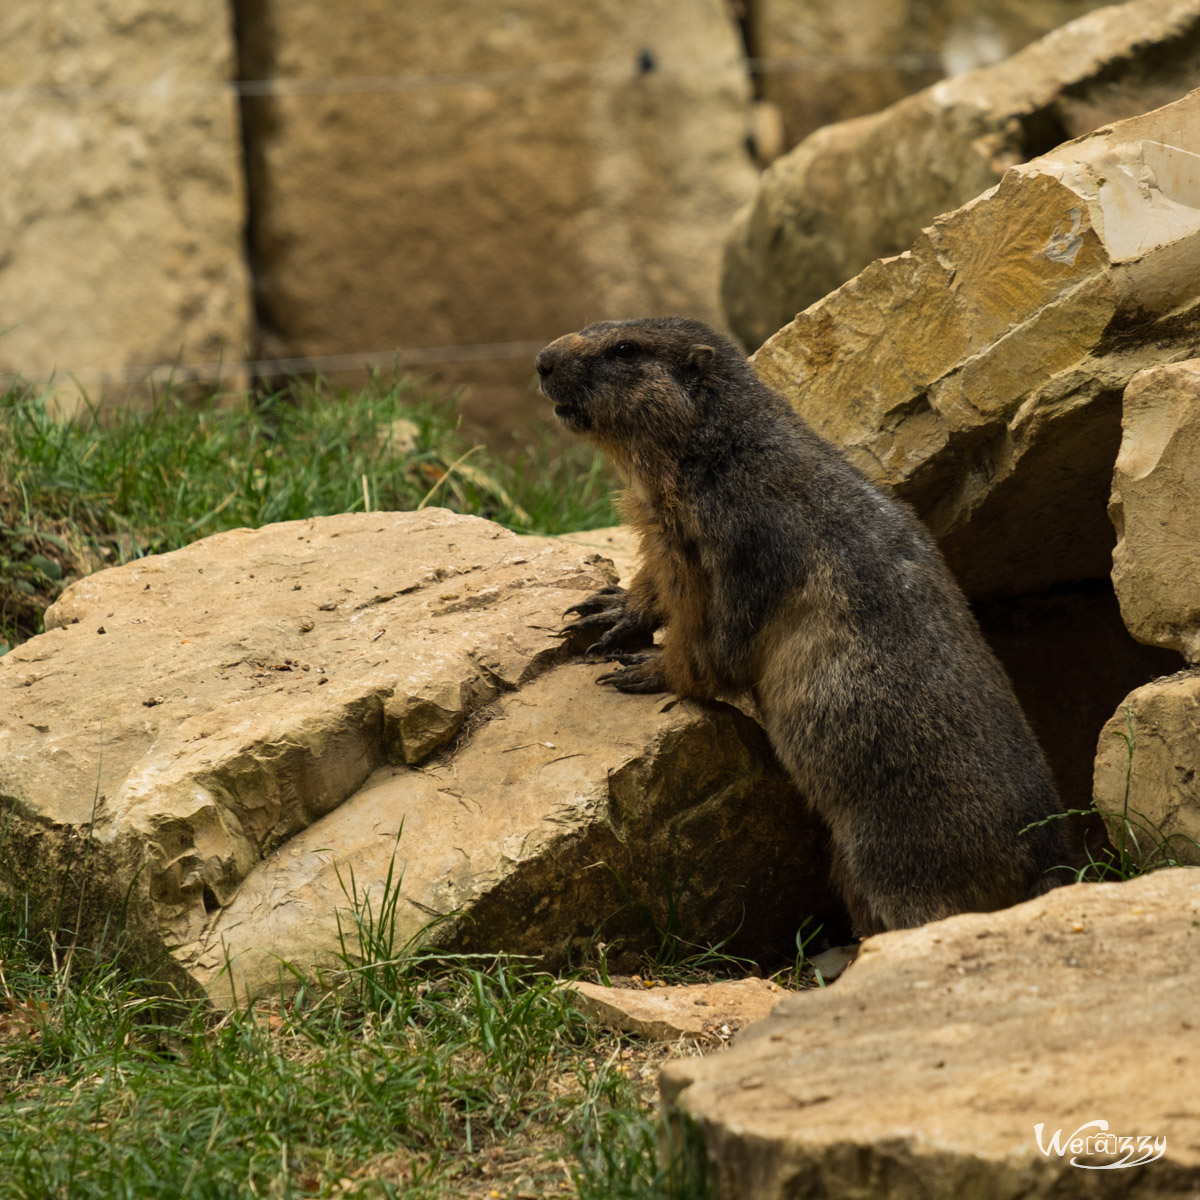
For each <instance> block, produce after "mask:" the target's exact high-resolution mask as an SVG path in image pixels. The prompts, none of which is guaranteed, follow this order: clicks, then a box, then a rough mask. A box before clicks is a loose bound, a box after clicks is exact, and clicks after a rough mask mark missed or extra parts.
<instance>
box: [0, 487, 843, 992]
mask: <svg viewBox="0 0 1200 1200" xmlns="http://www.w3.org/2000/svg"><path fill="white" fill-rule="evenodd" d="M612 578H613V573H612V569H611V567H610V566H609V565H608V563H607V561H606V560H605V559H603V558H602V557H600V556H599V555H598V554H597V553H595V552H594V551H591V550H588V549H585V548H579V547H575V546H572V545H569V544H565V543H560V542H556V541H549V540H543V539H536V538H518V537H516V536H515V535H513V534H511V533H509V532H507V531H506V530H504V529H502V528H500V527H499V526H496V525H493V524H491V523H490V522H487V521H482V520H479V519H477V518H473V517H460V516H455V515H453V514H451V513H448V512H445V511H443V510H438V509H430V510H426V511H424V512H419V513H376V514H355V515H348V516H341V517H327V518H320V519H316V520H312V521H295V522H288V523H284V524H281V525H274V526H267V527H265V528H263V529H260V530H248V529H243V530H234V531H231V532H228V533H223V534H218V535H215V536H213V537H211V538H206V539H204V540H203V541H201V542H197V543H195V544H194V545H192V546H189V547H187V548H185V549H183V550H179V551H175V552H174V553H172V554H167V555H162V556H159V557H155V558H149V559H144V560H139V561H137V562H133V563H129V564H127V565H125V566H123V567H119V568H114V569H112V570H108V571H103V572H99V573H97V574H95V575H92V576H89V577H87V578H86V579H84V580H81V581H80V582H79V583H76V584H74V585H73V586H72V587H71V588H69V589H68V590H67V591H66V592H64V594H63V596H62V598H61V599H60V600H59V602H58V603H57V604H56V605H55V606H54V607H53V608H52V609H51V610H50V611H49V612H48V614H47V626H48V629H47V632H46V633H45V634H43V635H42V636H40V637H37V638H34V639H32V640H31V641H29V642H27V643H25V644H24V645H22V646H20V647H18V648H17V649H16V650H14V651H13V652H11V653H10V654H8V655H6V656H4V657H3V658H0V697H3V703H2V704H0V819H2V820H3V821H4V822H5V823H6V824H5V829H6V838H7V841H6V843H5V851H6V857H5V872H4V876H3V877H2V878H0V883H2V882H3V881H4V880H8V881H9V882H10V883H12V882H21V883H23V884H24V885H25V886H30V887H32V888H33V889H34V893H35V895H36V896H41V897H42V898H43V899H45V900H46V901H47V903H51V902H54V897H55V896H56V895H57V894H58V892H59V891H60V890H62V891H64V892H65V894H67V895H68V896H69V898H70V900H69V904H68V905H67V906H66V907H65V908H64V911H68V912H72V913H75V912H78V913H79V915H80V919H81V921H82V924H83V929H84V932H87V933H90V932H94V931H95V930H96V929H97V928H98V927H99V926H100V925H102V923H103V922H104V920H105V919H106V918H108V917H110V916H111V915H112V913H114V912H117V911H122V910H123V911H124V913H125V916H124V920H125V922H126V926H127V932H128V934H129V935H130V937H132V938H133V939H134V942H135V944H136V947H137V949H138V952H139V953H140V954H141V955H142V956H143V957H144V959H145V960H147V961H151V962H156V963H158V964H160V966H161V969H162V970H163V972H164V973H165V974H167V975H169V976H171V977H173V978H175V979H177V980H179V981H182V982H184V983H186V984H187V985H189V986H193V987H201V988H203V989H205V990H206V991H208V993H209V994H210V995H212V996H213V997H214V999H217V1000H219V1001H222V1002H225V1001H228V1000H229V999H230V997H231V991H232V989H234V988H236V990H237V993H238V994H239V995H242V994H249V995H256V994H260V993H261V992H263V991H264V990H271V989H274V988H276V987H278V985H279V980H280V977H281V966H280V964H281V962H282V961H286V962H288V963H290V964H292V965H293V966H294V967H295V968H296V969H297V970H300V971H309V970H312V971H316V970H319V969H323V968H325V967H328V966H330V965H332V964H333V963H334V962H335V959H336V952H337V950H338V948H339V946H340V944H341V943H340V940H339V924H338V922H339V911H340V912H341V913H342V914H343V917H344V914H345V912H346V910H347V909H348V908H349V907H350V903H351V893H356V894H357V895H358V897H359V899H363V898H369V899H370V902H371V903H372V904H374V905H375V906H376V907H377V908H380V907H381V906H382V903H383V899H384V897H383V893H382V887H383V883H384V881H385V880H386V879H387V877H388V874H389V871H390V870H393V867H394V871H393V878H394V879H402V891H403V900H402V902H401V903H400V904H399V905H398V906H397V929H396V933H397V937H398V938H399V940H400V942H403V941H406V940H408V939H409V938H414V937H417V936H420V935H422V931H423V930H425V929H426V927H427V926H431V925H432V930H431V934H430V936H436V937H437V938H438V939H439V941H441V942H442V943H443V944H446V945H450V946H454V947H457V948H474V947H488V948H494V949H505V950H510V951H514V952H522V953H530V954H538V955H544V956H545V961H546V962H547V963H552V962H562V961H564V960H565V958H566V956H567V955H568V954H570V953H572V952H574V951H578V950H579V949H581V947H582V946H583V944H584V943H585V942H586V939H587V938H588V937H590V936H591V935H593V934H594V933H596V932H597V930H598V929H599V927H600V926H601V925H604V924H605V923H606V922H607V923H608V924H607V925H606V928H607V929H608V930H609V933H608V934H607V935H606V936H607V937H608V938H609V939H610V940H614V941H618V942H619V941H620V939H621V938H627V939H633V940H635V941H636V938H637V937H638V936H645V935H646V934H647V931H648V929H649V927H650V924H651V922H653V921H657V922H659V923H660V927H662V928H666V927H667V925H668V924H669V914H670V912H671V911H672V906H673V905H678V906H680V909H679V911H682V912H684V913H686V915H687V919H688V920H689V922H692V923H693V924H692V927H691V929H690V930H689V932H692V933H699V934H700V935H701V936H702V935H703V932H704V931H705V930H708V931H711V933H712V935H713V936H714V937H722V936H726V935H728V934H730V933H732V932H733V931H735V930H737V929H738V928H739V926H744V928H745V930H746V931H747V936H749V937H751V938H752V939H753V938H758V937H765V938H766V939H768V940H770V939H772V938H774V939H779V940H781V941H782V942H783V943H784V944H786V942H787V939H788V937H790V936H791V934H792V933H794V930H795V928H796V927H797V926H798V925H799V924H800V922H801V921H802V920H803V919H804V917H805V916H807V915H809V913H810V912H811V911H812V910H813V908H814V907H815V906H816V905H818V904H819V902H820V896H821V886H820V884H821V880H822V879H823V865H822V860H821V855H820V835H819V833H818V832H817V831H816V830H815V829H814V827H813V826H812V824H811V819H810V818H809V817H808V816H807V814H806V812H805V808H804V804H803V802H802V800H800V798H799V797H798V796H797V795H796V794H795V792H794V790H793V789H792V787H791V785H790V783H789V782H788V781H787V779H786V776H785V775H784V773H783V771H782V770H781V768H779V766H778V765H777V764H776V763H775V761H774V759H773V756H772V755H771V753H770V749H769V746H768V745H767V742H766V739H765V736H764V735H763V734H762V732H761V730H759V728H758V727H757V726H756V725H755V724H754V723H753V722H752V721H750V720H749V719H748V718H746V717H744V716H743V715H742V714H740V713H738V712H736V711H735V710H734V709H731V708H728V707H725V706H708V707H701V706H697V705H694V704H690V703H675V702H673V701H672V699H671V698H670V697H666V696H660V697H653V696H651V697H636V698H635V697H625V696H621V695H618V694H616V693H613V692H611V691H609V690H608V689H603V688H598V687H595V686H594V682H593V681H594V678H595V676H596V675H597V674H599V673H600V672H601V671H602V670H603V669H604V668H603V667H602V666H598V665H583V664H577V663H575V662H573V661H572V658H571V656H572V653H573V651H574V648H573V647H571V646H568V645H565V644H564V643H563V642H562V640H561V639H560V638H559V637H558V636H557V634H556V631H557V629H558V627H559V625H560V624H561V623H562V613H563V611H564V610H565V609H566V608H567V607H568V606H569V605H570V604H572V603H574V602H575V601H577V600H579V599H580V598H581V597H582V596H583V595H586V594H587V593H588V592H590V591H591V590H593V589H595V588H597V587H600V586H604V585H605V584H606V583H607V582H609V581H610V580H611V579H612ZM401 830H402V831H403V832H401ZM351 880H353V882H351ZM348 927H349V926H347V925H346V924H345V922H344V921H343V926H342V928H344V929H345V928H348Z"/></svg>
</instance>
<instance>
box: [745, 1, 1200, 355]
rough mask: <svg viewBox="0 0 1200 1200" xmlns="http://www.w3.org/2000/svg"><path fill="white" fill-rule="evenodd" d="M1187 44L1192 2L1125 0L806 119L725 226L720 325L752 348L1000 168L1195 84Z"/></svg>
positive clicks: (1197, 26) (1195, 17)
mask: <svg viewBox="0 0 1200 1200" xmlns="http://www.w3.org/2000/svg"><path fill="white" fill-rule="evenodd" d="M848 11H849V12H853V11H854V10H853V9H850V10H848ZM862 24H863V25H864V27H866V23H865V22H862ZM1198 46H1200V0H1132V2H1131V3H1128V4H1125V5H1121V6H1114V7H1111V8H1102V9H1098V10H1097V11H1095V12H1093V13H1090V14H1089V15H1087V16H1084V17H1081V18H1080V19H1079V20H1077V21H1073V22H1071V23H1070V24H1069V25H1066V26H1064V27H1063V28H1062V29H1059V30H1056V31H1055V32H1053V33H1051V34H1050V35H1049V36H1047V37H1045V38H1042V39H1041V40H1040V41H1038V42H1035V43H1034V44H1033V45H1031V46H1028V47H1026V48H1025V49H1024V50H1022V51H1020V52H1019V53H1018V54H1015V55H1013V57H1012V58H1010V59H1008V60H1006V61H1005V62H1002V63H998V64H996V65H995V66H992V67H986V68H983V69H980V70H977V71H970V72H967V73H966V74H963V75H960V76H957V77H955V78H953V79H947V80H945V81H943V82H942V83H939V84H937V85H935V86H934V87H932V88H929V89H927V90H925V91H923V92H920V93H918V94H917V95H914V96H911V97H909V98H907V99H905V100H902V101H900V102H899V103H897V104H895V105H893V106H892V107H891V108H889V109H887V110H885V111H884V112H881V113H878V114H876V115H874V116H870V117H861V118H858V119H856V120H853V121H847V122H844V123H841V124H838V125H833V126H829V127H826V128H824V129H821V130H818V131H817V132H816V133H814V134H813V135H812V136H811V137H809V138H807V139H806V140H805V141H804V142H803V143H801V144H800V145H799V146H797V147H796V149H795V150H793V151H792V152H791V153H790V154H787V155H785V156H784V157H783V158H781V159H779V160H778V161H777V162H776V163H774V164H773V166H772V167H771V169H770V170H769V171H767V172H766V173H765V175H764V176H763V177H762V180H761V182H760V184H759V190H758V193H757V195H756V196H755V199H754V201H753V203H752V204H751V205H750V206H749V207H748V208H747V209H746V210H745V211H744V212H743V213H742V214H741V215H740V216H739V217H738V219H737V221H736V222H735V224H734V226H733V228H732V230H731V231H730V234H729V237H728V240H727V244H726V251H725V264H724V268H723V282H722V295H723V298H724V304H725V312H726V316H727V318H728V320H729V323H730V325H731V326H732V328H733V329H734V331H735V332H736V333H737V335H738V336H739V337H740V338H741V339H742V340H743V342H745V343H746V345H748V346H750V347H754V346H758V345H760V344H761V343H762V342H764V341H765V340H766V339H767V338H769V337H770V336H771V335H772V334H773V333H774V332H775V331H776V330H777V329H779V328H780V327H781V326H783V325H784V324H786V323H787V322H788V321H790V320H791V319H792V317H793V316H794V315H795V314H796V313H798V312H800V311H801V310H803V309H805V308H806V307H808V305H810V304H812V303H814V301H817V300H819V299H820V298H821V297H822V296H824V295H825V294H826V293H828V292H831V291H832V290H833V289H834V288H837V287H839V286H840V285H841V284H842V283H844V282H845V281H846V280H848V279H850V278H852V277H853V276H855V275H857V274H858V273H859V272H860V271H862V270H863V269H864V268H865V267H867V265H868V264H869V263H871V262H872V261H873V260H875V259H878V258H882V257H885V256H887V255H893V254H899V253H900V252H901V251H903V250H905V249H906V248H907V247H908V246H910V245H911V244H912V242H913V239H914V238H916V237H917V236H918V234H919V233H920V231H921V228H922V227H923V226H925V225H928V224H929V222H930V221H932V220H933V218H934V217H936V216H937V215H938V214H939V213H945V212H948V211H950V210H952V209H954V208H957V207H958V206H959V205H962V204H964V203H966V202H967V201H968V200H970V199H971V198H972V197H974V196H976V195H978V194H979V193H980V192H982V191H984V190H985V189H986V188H989V187H991V186H993V185H994V184H995V183H996V182H997V181H998V180H999V179H1000V178H1001V176H1002V174H1003V173H1004V171H1005V170H1006V169H1007V168H1009V167H1011V166H1013V165H1014V164H1016V163H1021V162H1024V161H1026V160H1028V159H1031V158H1033V157H1034V156H1036V155H1040V154H1044V153H1046V152H1047V151H1049V150H1051V149H1053V148H1054V147H1055V146H1057V145H1059V144H1060V143H1063V142H1066V141H1068V140H1069V139H1070V138H1074V137H1078V136H1080V135H1083V134H1087V133H1089V132H1091V131H1092V130H1094V129H1096V128H1097V127H1098V126H1101V125H1103V124H1105V123H1106V122H1111V121H1118V120H1122V119H1124V118H1129V117H1133V116H1135V115H1137V114H1139V113H1143V112H1146V111H1147V110H1148V109H1152V108H1154V107H1156V106H1158V105H1163V104H1167V103H1168V102H1170V101H1173V100H1175V99H1177V98H1178V97H1179V96H1181V95H1183V93H1185V92H1186V91H1188V90H1189V89H1190V88H1194V87H1197V86H1200V55H1198V54H1197V47H1198ZM980 253H981V254H982V253H984V248H983V247H981V248H980ZM926 317H927V319H929V320H931V321H934V320H936V314H935V313H928V314H926Z"/></svg>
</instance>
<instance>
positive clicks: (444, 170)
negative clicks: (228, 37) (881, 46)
mask: <svg viewBox="0 0 1200 1200" xmlns="http://www.w3.org/2000/svg"><path fill="white" fill-rule="evenodd" d="M244 8H245V10H246V21H245V23H244V28H245V32H246V39H247V46H248V47H249V48H250V51H251V52H250V54H249V55H248V57H247V63H246V70H247V71H248V72H249V73H250V74H252V75H254V76H255V77H260V78H265V79H271V78H276V77H280V78H286V79H287V80H290V81H300V82H299V84H293V85H291V90H289V91H287V92H284V93H283V94H279V95H273V96H267V97H262V98H257V99H254V100H251V101H250V102H249V107H248V110H247V112H248V129H249V131H250V139H251V160H250V165H251V180H252V183H253V187H254V193H255V198H256V202H255V213H254V243H255V253H256V256H257V259H258V262H259V267H260V277H259V298H260V302H261V305H262V309H263V311H264V313H265V314H266V317H267V320H268V322H269V324H270V326H271V327H272V330H273V333H274V335H275V336H274V340H273V342H272V344H273V345H274V346H275V347H276V348H277V349H280V350H282V351H284V352H287V353H294V354H308V355H312V354H323V353H329V352H337V353H346V352H349V353H355V352H358V351H377V350H387V349H389V348H391V347H396V346H402V347H427V346H454V345H460V344H474V343H487V344H492V343H510V342H522V341H526V340H533V341H541V342H544V341H548V340H550V338H552V337H554V336H557V335H558V334H559V333H561V332H562V331H563V330H564V329H573V328H577V327H579V326H580V325H583V324H586V323H587V322H588V321H589V320H595V319H598V318H601V317H608V316H615V315H625V314H628V313H634V312H636V313H656V312H657V313H666V312H676V311H678V312H685V313H690V314H693V315H696V316H700V317H704V318H711V319H715V318H716V317H717V314H718V312H719V302H718V297H717V287H718V274H719V257H720V245H719V243H720V238H721V235H722V233H723V231H724V229H725V227H726V226H727V224H728V221H729V219H730V218H731V216H732V215H733V213H734V212H735V211H736V210H737V208H738V207H739V206H740V205H741V204H742V203H744V202H745V200H747V199H748V198H749V196H750V194H751V192H752V190H753V187H754V179H755V172H754V170H753V168H752V166H751V163H750V159H749V157H748V155H747V153H746V149H745V137H746V133H747V129H748V124H749V120H750V98H749V85H748V80H747V76H746V71H745V65H744V62H743V59H742V53H741V49H740V46H739V45H738V41H737V36H736V32H735V29H734V26H733V23H732V21H731V20H730V18H729V15H728V13H727V12H726V10H725V7H724V5H723V3H721V0H703V2H702V3H699V4H695V5H691V6H689V9H688V16H687V19H686V20H680V19H679V16H678V11H677V7H676V6H675V5H672V4H669V3H662V2H656V3H653V4H640V5H634V6H630V5H629V4H627V3H623V2H617V0H606V2H605V3H600V4H588V5H564V4H555V3H546V2H545V0H520V2H519V3H513V4H506V5H503V6H493V7H491V8H488V7H486V6H481V5H478V4H474V3H470V4H467V3H454V4H448V5H441V6H437V7H435V8H429V7H428V6H425V7H414V8H411V9H405V8H403V7H402V6H401V7H397V6H396V5H395V4H392V3H390V2H387V0H368V2H365V3H358V4H355V5H353V6H352V7H350V8H338V9H337V10H336V12H335V10H334V9H332V8H331V7H330V5H329V4H328V3H327V2H326V0H304V2H301V3H296V2H293V0H289V2H287V3H282V2H280V0H251V2H250V3H248V4H246V5H244ZM256 48H257V50H256ZM329 77H337V78H345V79H349V80H354V79H360V78H363V77H365V78H366V79H367V83H366V84H365V85H361V86H356V85H355V84H354V83H353V82H351V83H350V84H348V85H347V86H346V87H342V88H338V87H335V88H332V89H328V88H325V87H324V86H323V85H321V84H319V83H314V84H313V87H312V90H311V91H309V90H308V89H306V88H305V86H304V83H303V81H305V80H319V79H327V78H329ZM371 80H377V81H378V82H377V83H371ZM529 357H532V356H529ZM531 377H532V365H531V363H530V361H529V358H528V357H522V358H520V359H519V360H516V361H514V362H500V363H492V364H479V365H478V366H472V365H470V364H459V365H458V366H457V367H454V368H453V369H452V368H450V367H447V368H446V378H447V379H457V380H473V381H477V382H479V383H480V387H479V388H477V389H476V392H477V393H478V394H474V395H469V396H468V397H467V398H466V401H465V403H466V407H467V411H468V413H469V414H470V415H471V417H472V418H473V419H475V420H478V421H480V422H482V423H483V424H485V425H487V426H489V427H490V428H493V429H496V430H500V429H505V430H507V429H508V428H511V426H512V424H513V421H514V417H515V414H516V412H517V411H522V410H526V409H527V408H528V407H529V405H528V401H527V400H525V401H522V399H521V393H522V391H524V390H525V389H526V388H527V387H528V384H529V380H530V379H531ZM497 405H500V407H497Z"/></svg>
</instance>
